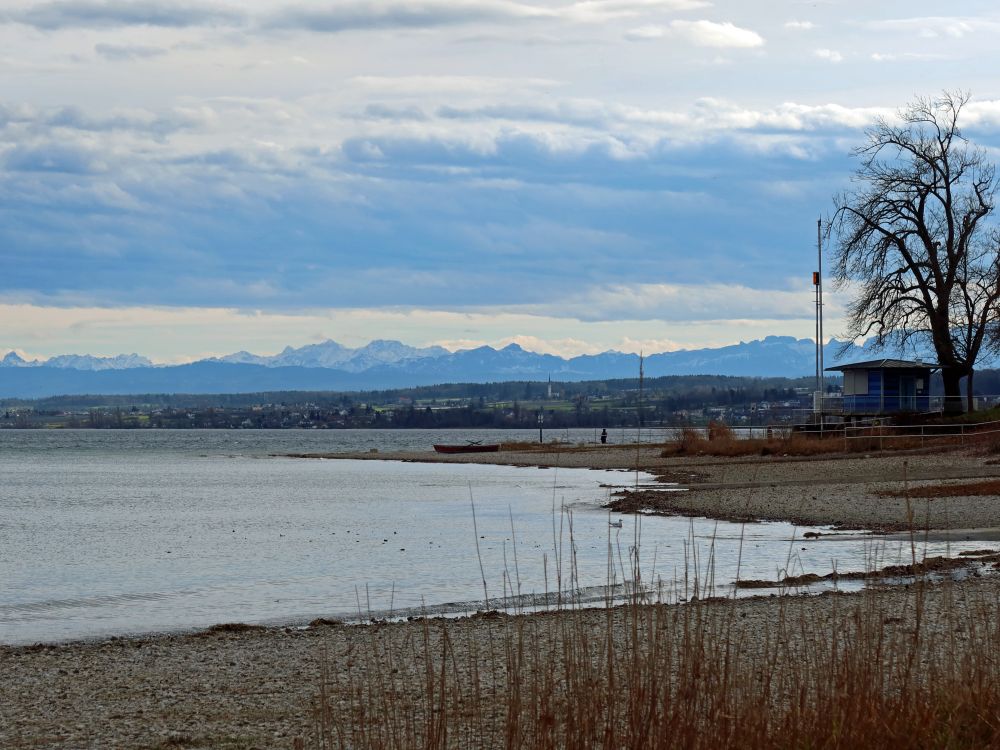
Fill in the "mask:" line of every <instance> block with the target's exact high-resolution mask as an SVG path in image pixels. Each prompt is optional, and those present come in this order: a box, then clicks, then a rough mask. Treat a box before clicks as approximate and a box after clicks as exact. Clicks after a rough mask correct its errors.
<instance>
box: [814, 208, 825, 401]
mask: <svg viewBox="0 0 1000 750" xmlns="http://www.w3.org/2000/svg"><path fill="white" fill-rule="evenodd" d="M816 259H817V268H818V269H819V276H818V278H817V281H818V282H819V283H818V284H817V287H818V289H817V292H818V294H817V299H818V300H819V308H818V310H817V314H818V315H819V386H820V388H819V389H820V390H821V391H823V390H825V389H824V388H823V373H824V369H823V219H822V217H821V218H819V219H816Z"/></svg>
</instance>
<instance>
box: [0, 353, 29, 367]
mask: <svg viewBox="0 0 1000 750" xmlns="http://www.w3.org/2000/svg"><path fill="white" fill-rule="evenodd" d="M27 366H28V362H27V361H26V360H25V359H24V358H22V357H21V355H19V354H18V353H17V352H15V351H13V350H11V351H9V352H7V354H6V355H5V356H4V358H3V359H0V367H27Z"/></svg>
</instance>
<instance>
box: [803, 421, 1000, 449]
mask: <svg viewBox="0 0 1000 750" xmlns="http://www.w3.org/2000/svg"><path fill="white" fill-rule="evenodd" d="M801 431H802V432H803V433H805V434H810V435H818V436H822V437H826V438H829V439H834V440H843V441H844V443H845V446H846V445H847V444H848V443H849V442H850V441H852V440H868V441H875V440H877V441H878V450H881V449H882V447H883V441H886V440H888V441H892V440H913V441H916V440H919V441H920V445H921V446H925V445H926V444H927V443H928V442H929V441H936V440H942V439H944V440H948V439H951V440H957V441H958V442H959V443H960V444H962V445H965V444H966V443H967V442H971V441H973V440H974V439H975V438H980V437H985V436H988V435H997V434H1000V421H991V422H977V423H964V422H963V423H956V424H917V425H892V424H884V423H881V420H878V419H876V420H873V422H872V423H870V424H866V425H850V424H847V423H842V424H829V423H827V424H818V423H817V424H808V425H802V426H801Z"/></svg>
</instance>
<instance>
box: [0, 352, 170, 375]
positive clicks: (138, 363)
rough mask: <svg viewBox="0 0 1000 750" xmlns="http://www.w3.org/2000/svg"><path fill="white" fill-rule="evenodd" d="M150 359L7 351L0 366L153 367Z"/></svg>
mask: <svg viewBox="0 0 1000 750" xmlns="http://www.w3.org/2000/svg"><path fill="white" fill-rule="evenodd" d="M153 366H154V365H153V363H152V361H150V360H149V359H147V358H146V357H142V356H139V355H138V354H118V355H116V356H114V357H94V356H92V355H90V354H60V355H58V356H55V357H50V358H49V359H32V360H26V359H23V358H22V357H21V356H19V355H18V353H17V352H13V351H12V352H8V353H7V355H6V356H5V357H4V358H3V359H0V367H55V368H58V369H60V370H85V371H90V372H96V371H98V370H129V369H132V368H133V367H153Z"/></svg>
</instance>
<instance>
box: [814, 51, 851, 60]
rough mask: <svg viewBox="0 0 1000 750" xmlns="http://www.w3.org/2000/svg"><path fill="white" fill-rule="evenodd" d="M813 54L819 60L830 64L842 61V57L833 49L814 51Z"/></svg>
mask: <svg viewBox="0 0 1000 750" xmlns="http://www.w3.org/2000/svg"><path fill="white" fill-rule="evenodd" d="M813 54H814V55H815V56H816V57H818V58H819V59H820V60H827V61H829V62H832V63H839V62H843V61H844V56H843V55H842V54H840V53H839V52H838V51H837V50H835V49H818V50H815V51H814V52H813Z"/></svg>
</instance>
